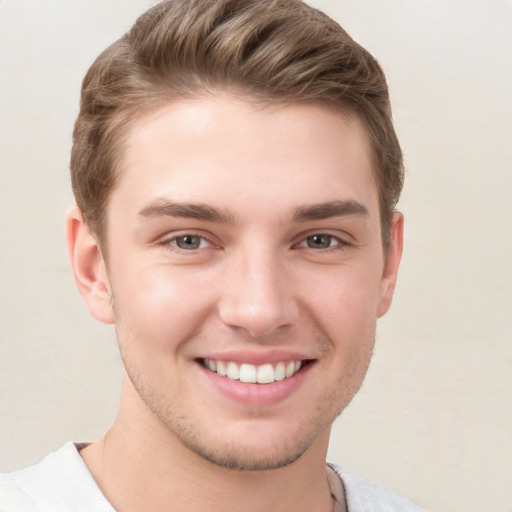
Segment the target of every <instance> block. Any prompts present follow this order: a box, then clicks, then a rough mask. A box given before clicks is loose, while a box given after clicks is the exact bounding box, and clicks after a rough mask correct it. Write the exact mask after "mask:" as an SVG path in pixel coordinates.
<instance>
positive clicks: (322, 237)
mask: <svg viewBox="0 0 512 512" xmlns="http://www.w3.org/2000/svg"><path fill="white" fill-rule="evenodd" d="M336 245H342V241H341V240H340V239H339V238H337V237H335V236H333V235H326V234H323V233H315V234H314V235H310V236H307V237H306V238H305V239H304V240H303V241H302V242H301V243H300V244H299V246H300V247H307V248H308V249H329V248H330V247H334V246H336Z"/></svg>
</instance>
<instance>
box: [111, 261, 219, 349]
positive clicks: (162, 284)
mask: <svg viewBox="0 0 512 512" xmlns="http://www.w3.org/2000/svg"><path fill="white" fill-rule="evenodd" d="M119 275H120V276H121V275H122V276H130V274H129V273H127V272H124V273H123V272H122V271H121V272H119ZM113 292H114V308H115V315H116V323H117V327H118V336H119V337H120V338H126V337H127V336H128V337H129V338H130V339H131V340H132V341H137V342H138V343H139V344H141V345H143V346H147V345H148V344H151V346H152V350H153V351H155V349H156V352H157V353H159V352H165V351H167V350H169V349H170V348H173V349H175V348H176V346H177V345H179V344H180V343H181V341H182V340H185V339H187V338H188V337H190V336H192V335H193V334H194V332H195V331H197V329H198V328H200V326H201V324H202V322H203V321H204V319H205V317H206V316H207V315H208V314H209V312H210V310H211V304H212V302H213V301H212V298H211V290H210V289H209V288H208V287H207V286H202V285H201V283H200V282H199V280H198V279H191V278H190V276H188V275H187V272H180V271H179V270H178V271H177V272H170V271H169V268H166V267H161V268H158V269H155V268H152V269H151V271H149V270H148V271H141V272H139V274H138V275H133V274H132V275H131V276H130V277H129V278H124V279H123V280H119V281H118V282H115V283H114V284H113ZM123 333H125V334H126V336H122V334H123ZM123 341H124V340H123V339H120V343H122V342H123Z"/></svg>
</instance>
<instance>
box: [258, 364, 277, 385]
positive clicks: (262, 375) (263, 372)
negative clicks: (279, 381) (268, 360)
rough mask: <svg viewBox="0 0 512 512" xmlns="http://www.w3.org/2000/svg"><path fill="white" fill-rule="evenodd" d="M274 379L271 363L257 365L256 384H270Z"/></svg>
mask: <svg viewBox="0 0 512 512" xmlns="http://www.w3.org/2000/svg"><path fill="white" fill-rule="evenodd" d="M274 380H275V372H274V368H273V366H272V365H271V364H264V365H263V366H258V384H270V383H272V382H274Z"/></svg>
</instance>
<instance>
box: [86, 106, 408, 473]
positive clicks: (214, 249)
mask: <svg viewBox="0 0 512 512" xmlns="http://www.w3.org/2000/svg"><path fill="white" fill-rule="evenodd" d="M400 236H401V217H399V216H397V217H396V218H395V220H394V222H393V228H392V236H391V240H392V243H391V249H390V256H388V258H387V259H385V258H384V256H383V250H382V245H381V232H380V219H379V208H378V197H377V190H376V186H375V183H374V180H373V178H372V171H371V162H370V158H369V150H368V143H367V139H366V136H365V133H364V130H363V128H362V126H361V124H360V123H359V122H358V120H357V119H355V118H351V117H344V116H341V115H340V114H339V113H337V112H334V111H332V110H329V109H327V108H324V107H321V106H313V105H287V106H276V107H271V108H262V107H261V106H255V105H251V104H249V103H246V102H243V101H241V100H237V99H234V98H232V97H229V96H224V97H208V98H200V99H194V100H190V101H181V102H176V103H174V104H171V105H168V106H166V107H165V108H162V109H160V110H159V111H157V112H156V113H153V114H152V115H149V116H148V117H146V118H144V119H141V120H139V121H138V122H137V123H136V124H135V125H134V126H133V128H132V130H131V134H130V137H129V141H128V144H127V148H126V153H125V158H124V165H123V176H122V179H121V180H120V183H119V184H118V186H117V188H116V189H115V190H114V191H113V193H112V195H111V199H110V203H109V211H108V248H109V259H108V265H107V274H108V283H107V285H106V286H107V289H108V291H109V293H110V294H111V296H112V305H113V306H112V308H113V309H112V313H111V314H112V320H113V321H115V323H116V328H117V334H118V341H119V346H120V349H121V354H122V358H123V362H124V364H125V368H126V372H127V374H128V375H129V381H127V382H128V384H127V385H126V386H125V389H124V391H123V397H122V407H124V410H126V411H128V413H127V414H128V415H130V411H136V410H137V411H138V414H139V415H140V410H141V408H142V410H144V411H146V412H145V413H144V414H146V417H145V420H144V421H145V422H146V423H147V424H154V425H157V424H158V425H159V427H158V428H160V430H162V428H161V427H162V426H163V432H164V434H163V435H165V436H167V437H168V439H169V440H173V442H179V443H180V444H181V445H182V446H185V447H186V448H187V449H190V450H191V451H192V452H194V453H195V454H198V455H200V456H201V457H203V458H204V459H207V460H210V461H212V462H214V463H216V464H219V465H221V466H224V467H231V468H238V469H252V470H254V469H270V468H276V467H280V466H283V465H286V464H289V463H291V462H292V461H294V460H296V459H297V458H299V457H300V456H301V455H302V454H303V453H304V452H306V451H308V450H325V449H326V446H327V440H328V436H329V432H330V427H331V424H332V422H333V420H334V419H335V417H336V416H337V415H338V414H339V413H340V412H341V411H342V410H343V409H344V408H345V407H346V405H347V404H348V403H349V402H350V400H351V399H352V397H353V395H354V394H355V393H356V391H357V390H358V388H359V386H360V385H361V382H362V380H363V377H364V375H365V372H366V370H367V367H368V364H369V361H370V356H371V353H372V347H373V343H374V335H375V327H376V319H377V318H378V317H379V316H380V315H382V314H383V313H384V312H385V311H386V310H387V308H388V306H389V303H390V300H391V295H392V291H393V286H394V282H395V278H396V270H397V267H398V260H399V252H400ZM92 309H94V307H92ZM96 316H101V315H96ZM103 318H105V316H103ZM133 415H134V416H135V413H133ZM132 419H133V420H134V421H135V419H136V418H135V417H134V418H132ZM155 428H156V427H155Z"/></svg>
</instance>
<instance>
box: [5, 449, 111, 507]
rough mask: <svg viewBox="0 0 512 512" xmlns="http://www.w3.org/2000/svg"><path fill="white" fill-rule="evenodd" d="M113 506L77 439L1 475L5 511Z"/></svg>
mask: <svg viewBox="0 0 512 512" xmlns="http://www.w3.org/2000/svg"><path fill="white" fill-rule="evenodd" d="M113 510H114V509H113V508H112V507H111V506H110V505H109V504H108V502H107V501H106V500H105V498H104V497H103V495H102V494H101V491H100V490H99V488H98V487H97V485H96V483H95V481H94V479H93V478H92V475H91V474H90V473H89V471H88V469H87V467H86V466H85V464H84V462H83V461H82V458H81V457H80V455H79V453H78V451H77V448H76V446H75V445H74V444H73V443H67V444H66V445H64V446H63V447H62V448H61V449H60V450H58V451H56V452H54V453H51V454H50V455H48V456H47V457H46V458H45V459H43V460H42V461H41V462H39V463H38V464H35V465H33V466H30V467H28V468H25V469H21V470H18V471H13V472H12V473H5V474H2V475H0V511H1V512H64V511H66V512H71V511H83V512H85V511H87V512H93V511H94V512H113Z"/></svg>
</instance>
